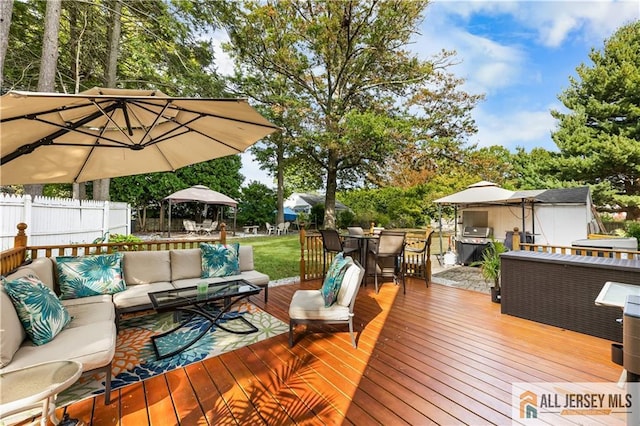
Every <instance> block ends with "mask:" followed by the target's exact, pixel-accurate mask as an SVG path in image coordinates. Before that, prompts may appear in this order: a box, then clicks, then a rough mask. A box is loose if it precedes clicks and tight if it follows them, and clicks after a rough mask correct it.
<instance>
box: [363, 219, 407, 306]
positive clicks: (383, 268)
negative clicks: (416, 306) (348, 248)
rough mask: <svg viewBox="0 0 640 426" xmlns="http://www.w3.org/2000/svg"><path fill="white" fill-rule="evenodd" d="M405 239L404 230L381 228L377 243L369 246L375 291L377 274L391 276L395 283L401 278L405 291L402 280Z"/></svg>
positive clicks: (404, 290)
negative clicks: (372, 263) (372, 261)
mask: <svg viewBox="0 0 640 426" xmlns="http://www.w3.org/2000/svg"><path fill="white" fill-rule="evenodd" d="M405 239H406V232H402V231H388V230H386V229H383V230H382V231H381V232H380V238H379V239H378V241H377V244H375V245H372V246H371V247H370V248H369V251H370V253H371V254H372V255H373V258H374V265H375V272H374V276H375V286H376V293H378V291H379V287H378V275H380V277H382V278H385V277H392V278H393V281H394V282H395V283H396V284H399V280H400V279H402V289H403V292H404V293H406V292H407V289H406V286H405V282H404V268H403V266H402V263H403V259H404V246H405Z"/></svg>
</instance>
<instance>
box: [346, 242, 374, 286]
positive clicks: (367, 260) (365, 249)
mask: <svg viewBox="0 0 640 426" xmlns="http://www.w3.org/2000/svg"><path fill="white" fill-rule="evenodd" d="M344 238H345V240H348V239H355V240H357V241H358V246H359V247H360V263H361V264H362V265H363V266H364V276H365V280H366V277H367V276H369V275H372V274H373V268H375V265H374V264H373V257H372V256H369V244H370V242H371V241H374V242H375V241H377V240H378V239H379V238H380V235H379V234H364V235H353V234H352V235H345V237H344Z"/></svg>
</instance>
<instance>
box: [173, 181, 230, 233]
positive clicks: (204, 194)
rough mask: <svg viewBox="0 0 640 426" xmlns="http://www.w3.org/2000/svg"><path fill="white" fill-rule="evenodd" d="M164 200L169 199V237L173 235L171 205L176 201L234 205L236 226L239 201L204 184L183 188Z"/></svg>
mask: <svg viewBox="0 0 640 426" xmlns="http://www.w3.org/2000/svg"><path fill="white" fill-rule="evenodd" d="M164 200H167V201H169V230H168V235H169V237H171V206H172V205H173V204H176V203H186V202H189V201H197V202H200V203H205V204H216V205H222V206H230V207H233V208H234V215H233V229H235V228H236V213H237V211H238V210H237V207H238V202H237V201H236V200H234V199H233V198H231V197H229V196H227V195H224V194H222V193H220V192H217V191H214V190H213V189H210V188H208V187H206V186H204V185H195V186H192V187H191V188H186V189H181V190H179V191H176V192H174V193H173V194H171V195H168V196H166V197H164Z"/></svg>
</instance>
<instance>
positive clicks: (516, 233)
mask: <svg viewBox="0 0 640 426" xmlns="http://www.w3.org/2000/svg"><path fill="white" fill-rule="evenodd" d="M511 247H513V250H515V251H518V250H520V230H519V229H518V227H517V226H516V227H515V228H513V236H512V237H511Z"/></svg>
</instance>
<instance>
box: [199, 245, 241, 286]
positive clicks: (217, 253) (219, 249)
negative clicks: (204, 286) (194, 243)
mask: <svg viewBox="0 0 640 426" xmlns="http://www.w3.org/2000/svg"><path fill="white" fill-rule="evenodd" d="M239 246H240V245H239V244H238V243H234V244H208V243H200V250H201V252H202V278H213V277H228V276H230V275H237V274H239V273H240V263H239V261H238V248H239Z"/></svg>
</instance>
